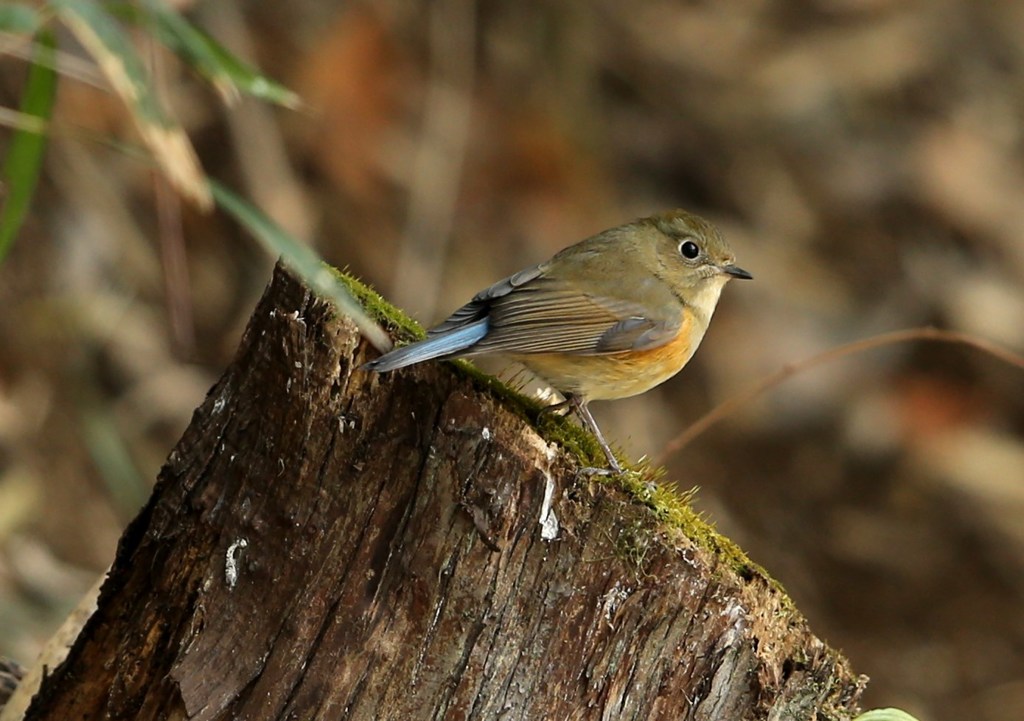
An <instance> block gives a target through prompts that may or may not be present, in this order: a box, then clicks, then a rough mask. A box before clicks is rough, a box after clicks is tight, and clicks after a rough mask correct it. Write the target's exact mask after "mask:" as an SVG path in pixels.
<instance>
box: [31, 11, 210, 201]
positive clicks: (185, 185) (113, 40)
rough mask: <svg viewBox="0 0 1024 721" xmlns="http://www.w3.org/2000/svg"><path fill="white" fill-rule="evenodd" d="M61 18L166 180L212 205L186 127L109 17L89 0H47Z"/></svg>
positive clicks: (186, 194) (112, 19) (197, 199)
mask: <svg viewBox="0 0 1024 721" xmlns="http://www.w3.org/2000/svg"><path fill="white" fill-rule="evenodd" d="M50 4H51V6H52V7H53V8H54V10H56V12H57V15H58V17H59V18H60V19H61V21H62V22H63V23H64V24H65V25H67V26H68V29H70V30H71V32H72V33H73V34H74V35H75V37H76V38H78V41H79V42H81V43H82V45H83V46H84V47H85V49H86V50H87V51H88V52H89V54H90V55H92V57H93V58H94V59H95V60H96V62H97V63H98V64H99V66H100V69H101V70H102V71H103V74H104V75H105V76H106V78H107V81H108V82H109V83H110V84H111V86H112V87H113V89H114V91H115V92H116V93H117V94H118V95H120V96H121V99H122V100H124V102H125V103H126V104H127V105H128V108H129V110H130V111H131V116H132V119H133V120H134V121H135V125H136V127H137V128H138V129H139V133H140V134H141V135H142V138H143V140H144V141H145V143H146V146H147V147H148V148H149V150H150V152H151V153H153V156H154V158H155V159H156V162H157V165H159V167H160V169H161V170H162V171H163V173H164V175H166V176H167V178H168V180H170V182H171V184H172V185H174V186H175V187H176V188H177V189H178V191H179V192H181V193H182V194H183V195H185V196H186V197H188V198H190V199H192V200H193V201H195V202H196V203H197V204H198V205H199V207H201V208H203V209H206V208H209V207H210V206H211V205H212V199H211V197H210V189H209V187H208V185H207V183H206V176H205V175H204V174H203V170H202V168H201V167H200V165H199V159H198V157H196V153H195V149H194V148H193V147H192V143H191V142H189V139H188V136H187V135H185V131H184V130H182V129H181V127H180V126H179V125H178V124H177V123H176V122H174V121H173V120H172V119H171V118H170V117H169V116H168V115H167V114H166V113H165V112H164V111H163V108H162V107H161V105H160V101H159V99H158V98H157V96H156V93H155V92H154V91H153V82H152V79H151V78H150V77H149V74H148V73H147V72H146V69H145V66H144V65H143V64H142V61H141V60H140V59H139V56H138V54H137V53H136V52H135V48H134V47H133V46H132V44H131V42H129V40H128V38H127V37H126V36H125V34H124V32H123V31H122V30H121V27H120V26H119V25H118V24H117V23H116V22H115V20H114V18H113V17H112V16H111V15H110V14H109V13H108V12H107V11H106V9H104V8H103V7H101V6H100V5H99V4H98V3H96V2H94V1H93V0H51V3H50Z"/></svg>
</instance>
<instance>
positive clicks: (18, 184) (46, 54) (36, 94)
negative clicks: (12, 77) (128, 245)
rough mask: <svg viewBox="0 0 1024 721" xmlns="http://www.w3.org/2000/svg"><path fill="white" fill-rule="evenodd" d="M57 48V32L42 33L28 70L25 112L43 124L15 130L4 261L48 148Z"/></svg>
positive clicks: (0, 246) (6, 180)
mask: <svg viewBox="0 0 1024 721" xmlns="http://www.w3.org/2000/svg"><path fill="white" fill-rule="evenodd" d="M55 50H56V43H55V42H54V39H53V34H52V33H50V32H48V31H47V32H42V33H40V34H39V36H38V38H37V42H36V50H35V57H34V62H33V63H32V65H31V66H30V67H29V71H28V82H27V83H26V85H25V94H24V96H23V97H22V101H21V113H22V114H23V115H24V116H26V117H31V118H39V121H40V123H41V127H40V128H38V129H37V130H30V129H26V128H22V129H19V130H16V131H15V132H14V137H13V138H12V139H11V144H10V147H9V148H8V150H7V157H6V158H5V159H4V164H3V169H2V171H0V182H2V184H3V187H4V188H5V189H6V198H5V200H4V203H3V208H2V209H0V261H2V260H3V259H4V257H5V256H6V255H7V251H8V250H9V249H10V247H11V243H12V242H13V241H14V237H15V236H16V235H17V234H18V231H19V230H20V229H21V225H22V223H23V222H24V220H25V215H26V214H27V213H28V208H29V204H30V203H31V202H32V195H33V194H34V193H35V189H36V184H37V182H38V181H39V171H40V170H41V168H42V165H43V154H44V152H45V150H46V134H45V124H46V123H47V121H49V119H50V114H51V113H52V112H53V101H54V97H55V96H56V92H57V73H56V71H55V70H54V69H53V64H54V58H53V56H54V53H55Z"/></svg>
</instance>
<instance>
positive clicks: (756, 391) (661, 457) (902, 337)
mask: <svg viewBox="0 0 1024 721" xmlns="http://www.w3.org/2000/svg"><path fill="white" fill-rule="evenodd" d="M918 340H929V341H936V342H939V343H956V344H960V345H967V346H970V347H972V348H977V349H978V350H980V351H982V352H984V353H988V354H989V355H991V356H994V357H996V358H998V359H999V360H1001V361H1004V362H1005V363H1009V364H1010V365H1013V366H1017V367H1018V368H1020V369H1022V370H1024V357H1022V356H1020V355H1018V354H1017V353H1014V352H1013V351H1010V350H1007V349H1006V348H1003V347H1001V346H998V345H996V344H995V343H993V342H991V341H989V340H986V339H984V338H979V337H978V336H974V335H971V334H969V333H960V332H958V331H954V330H942V329H939V328H932V327H925V328H907V329H905V330H896V331H892V332H889V333H881V334H879V335H875V336H871V337H870V338H862V339H861V340H856V341H853V342H852V343H846V344H845V345H841V346H837V347H835V348H831V349H829V350H827V351H824V352H822V353H819V354H818V355H815V356H811V357H810V358H805V359H804V360H802V361H797V362H795V363H787V364H786V365H784V366H782V368H780V369H779V370H777V371H775V372H774V373H772V374H770V375H767V376H765V377H764V378H762V379H761V380H760V381H758V382H757V383H755V384H754V385H753V386H752V387H750V388H748V389H747V390H745V391H743V392H741V393H738V394H736V395H734V396H733V397H732V398H729V399H728V400H726V401H724V402H722V403H720V404H718V405H717V406H715V407H714V408H712V409H711V410H710V411H708V412H707V413H705V414H704V415H703V416H702V417H700V418H699V419H697V420H696V421H695V422H693V423H691V424H690V425H689V426H687V427H686V428H685V429H684V430H683V432H682V433H680V434H679V435H677V436H676V437H675V438H673V439H672V440H671V441H669V442H668V443H667V444H666V445H665V448H664V450H662V452H661V453H660V454H658V456H657V457H656V458H655V459H654V464H655V465H661V464H663V463H664V462H665V460H666V459H667V458H668V457H669V456H671V455H672V454H673V453H676V452H678V451H680V450H682V449H683V448H685V447H686V446H687V445H689V444H690V443H691V442H693V440H694V439H695V438H697V436H699V435H701V434H702V433H703V432H704V431H706V430H707V429H708V428H710V427H711V426H713V425H714V424H716V423H718V422H719V421H720V420H722V419H723V418H726V417H727V416H730V415H732V414H733V413H735V412H736V411H737V410H739V409H740V408H742V407H743V406H745V405H747V404H748V403H750V402H751V401H752V400H754V399H755V398H757V397H758V396H760V395H761V394H762V393H765V392H766V391H768V390H770V389H772V388H774V387H775V386H777V385H779V384H780V383H782V382H783V381H785V380H787V379H788V378H790V377H792V376H794V375H796V374H797V373H801V372H803V371H805V370H809V369H810V368H814V367H816V366H819V365H823V364H825V363H830V362H832V361H834V360H838V359H839V358H843V357H845V356H848V355H853V354H855V353H862V352H864V351H867V350H872V349H874V348H880V347H882V346H886V345H893V344H896V343H906V342H909V341H918Z"/></svg>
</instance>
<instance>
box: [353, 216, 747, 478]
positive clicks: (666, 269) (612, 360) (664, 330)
mask: <svg viewBox="0 0 1024 721" xmlns="http://www.w3.org/2000/svg"><path fill="white" fill-rule="evenodd" d="M733 278H738V279H744V280H750V279H752V278H753V276H752V275H751V274H750V273H748V272H747V271H745V270H743V269H742V268H740V267H739V266H737V265H736V264H735V257H734V255H733V252H732V250H731V249H730V247H729V245H728V243H727V242H726V240H725V238H724V237H723V236H722V234H721V233H720V232H719V230H718V229H717V228H716V227H715V226H714V225H713V224H712V223H710V222H708V221H707V220H704V219H703V218H701V217H699V216H697V215H694V214H693V213H690V212H687V211H685V210H678V209H677V210H671V211H667V212H663V213H659V214H656V215H652V216H650V217H645V218H639V219H637V220H634V221H632V222H629V223H626V224H624V225H620V226H617V227H615V228H610V229H608V230H605V231H603V232H600V233H598V234H596V235H593V236H591V237H589V238H586V239H584V240H581V241H580V242H578V243H576V244H574V245H571V246H569V247H567V248H565V249H563V250H561V251H559V252H558V253H557V254H555V255H554V256H553V257H552V258H551V259H550V260H547V261H545V262H543V263H539V264H538V265H534V266H531V267H529V268H526V269H524V270H521V271H519V272H518V273H514V274H513V275H510V276H508V277H507V278H504V279H502V280H499V281H498V282H497V283H495V284H493V285H491V286H490V287H488V288H485V289H484V290H481V291H480V292H479V293H477V294H476V295H475V296H473V299H472V300H470V301H469V302H468V303H466V304H465V305H463V306H462V307H460V308H458V309H457V310H456V311H455V312H453V313H452V314H451V315H450V316H449V317H448V318H447V319H446V320H445V321H443V322H442V323H441V324H439V325H437V326H435V327H434V328H431V329H430V330H429V331H428V332H427V336H426V338H425V339H423V340H420V341H417V342H413V343H411V344H409V345H406V346H403V347H400V348H396V349H394V350H392V351H389V352H388V353H385V354H384V355H382V356H380V357H378V358H376V359H375V360H372V361H370V362H368V363H366V364H364V365H363V368H364V369H366V370H369V371H375V372H379V373H385V372H388V371H393V370H397V369H399V368H404V367H406V366H410V365H414V364H417V363H422V362H424V361H429V360H448V359H452V358H467V357H473V356H481V355H502V356H505V357H507V358H509V359H511V360H514V361H516V362H518V363H520V364H521V365H523V366H525V367H526V368H527V369H529V370H530V371H531V372H533V373H534V374H535V375H537V376H538V377H539V378H540V379H542V380H543V381H545V382H547V383H548V384H549V385H550V386H551V387H552V388H553V389H554V390H556V391H558V392H559V394H561V396H562V397H563V398H564V399H565V400H564V401H562V402H560V403H557V404H555V405H552V406H549V407H548V408H547V409H545V410H560V409H565V408H571V409H572V410H574V411H575V412H576V414H577V415H578V416H579V418H580V420H581V421H582V422H583V424H584V425H585V426H586V427H587V428H588V429H589V430H590V431H591V432H592V433H593V434H594V436H595V437H596V438H597V441H598V443H599V445H600V446H601V449H602V451H603V452H604V454H605V457H606V459H607V461H608V468H607V469H588V470H591V471H595V472H603V473H622V466H621V465H620V463H619V461H618V459H617V458H616V457H615V454H614V453H613V452H612V450H611V447H610V446H609V445H608V442H607V441H606V440H605V438H604V434H602V433H601V429H600V428H599V427H598V425H597V422H596V421H595V420H594V417H593V415H592V414H591V412H590V409H589V407H588V404H589V403H590V402H591V401H597V400H615V399H619V398H627V397H629V396H634V395H638V394H640V393H644V392H645V391H648V390H650V389H651V388H653V387H654V386H657V385H659V384H660V383H663V382H664V381H666V380H668V379H669V378H671V377H672V376H674V375H675V374H676V373H678V372H679V371H680V370H682V368H683V366H685V365H686V364H687V362H688V361H689V360H690V358H692V357H693V354H694V352H695V351H696V350H697V346H698V345H700V342H701V340H702V339H703V337H704V334H705V332H706V331H707V329H708V324H709V323H710V321H711V316H712V314H713V313H714V310H715V307H716V306H717V304H718V299H719V297H720V295H721V292H722V288H723V287H724V286H725V284H726V283H727V282H728V281H729V280H731V279H733Z"/></svg>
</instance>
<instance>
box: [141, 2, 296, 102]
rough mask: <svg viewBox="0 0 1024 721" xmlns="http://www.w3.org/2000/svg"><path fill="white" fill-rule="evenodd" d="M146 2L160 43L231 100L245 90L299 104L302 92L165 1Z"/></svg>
mask: <svg viewBox="0 0 1024 721" xmlns="http://www.w3.org/2000/svg"><path fill="white" fill-rule="evenodd" d="M144 4H145V8H146V12H147V13H148V14H149V16H150V17H151V18H152V20H153V21H154V22H153V29H154V31H155V35H156V37H157V38H158V39H159V40H160V42H162V43H163V44H164V45H166V46H167V47H168V48H170V49H171V50H172V51H174V53H175V54H177V55H178V56H179V57H180V58H181V59H182V60H183V61H184V62H185V63H187V64H188V65H190V66H191V67H192V68H194V69H195V70H196V71H197V72H198V73H199V74H200V75H202V76H203V77H205V78H206V79H208V80H209V81H210V82H211V83H212V84H213V86H214V87H215V88H217V90H218V91H219V92H220V93H221V95H222V96H224V97H225V98H226V99H228V100H229V101H230V100H234V99H235V98H236V97H237V96H238V94H239V93H240V92H241V93H245V94H247V95H251V96H253V97H255V98H259V99H260V100H266V101H267V102H271V103H275V104H277V105H282V106H284V107H287V108H296V107H298V106H299V104H300V102H299V96H298V95H296V94H295V93H293V92H292V91H291V90H289V89H288V88H286V87H284V86H283V85H280V84H278V83H276V82H274V81H273V80H270V79H269V78H267V77H266V76H264V75H261V74H260V73H259V72H258V71H257V70H256V69H255V68H253V67H252V66H250V65H249V64H248V63H245V62H243V61H242V60H241V59H239V58H238V57H237V56H236V55H234V54H232V53H231V52H230V51H229V50H228V49H227V48H225V47H224V46H223V45H221V44H220V43H218V42H217V41H216V40H214V39H213V38H212V37H210V36H209V35H207V34H206V33H204V32H203V31H202V30H200V29H199V28H197V27H196V26H195V25H193V24H191V23H190V22H188V21H187V20H186V19H185V18H183V17H182V16H181V15H180V14H179V13H177V12H175V11H174V10H173V9H172V8H171V7H169V6H168V5H167V4H166V3H165V2H163V0H145V3H144ZM135 15H138V14H137V13H135ZM137 19H138V18H136V20H137Z"/></svg>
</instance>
